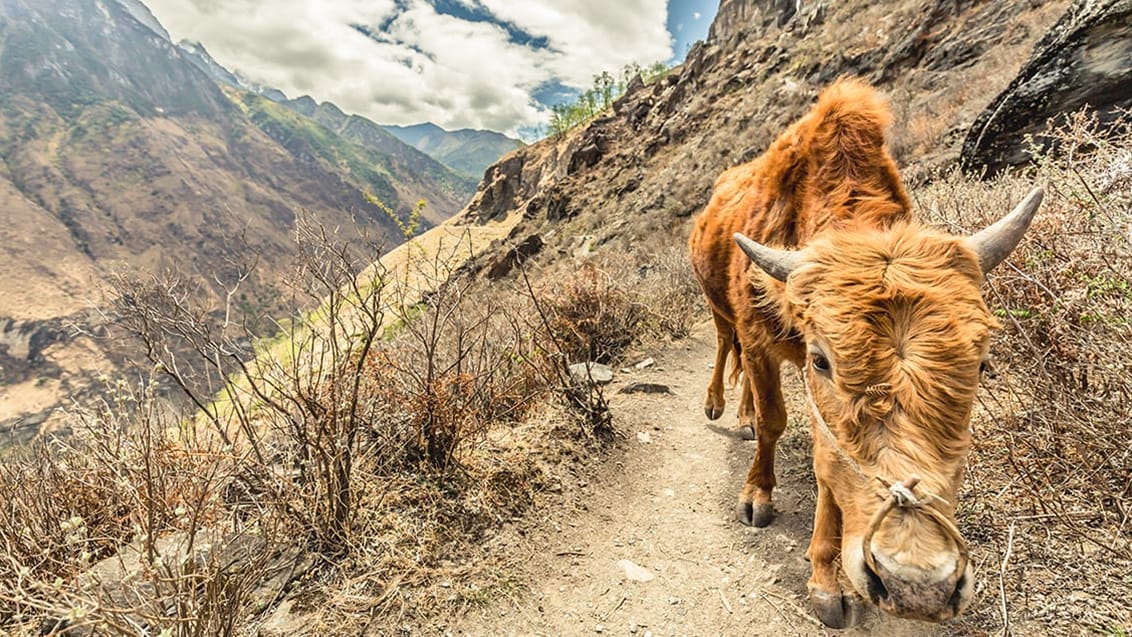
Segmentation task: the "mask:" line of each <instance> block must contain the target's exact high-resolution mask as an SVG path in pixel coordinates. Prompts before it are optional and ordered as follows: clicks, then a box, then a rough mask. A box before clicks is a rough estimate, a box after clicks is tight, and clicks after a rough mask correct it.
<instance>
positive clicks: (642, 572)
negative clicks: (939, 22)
mask: <svg viewBox="0 0 1132 637" xmlns="http://www.w3.org/2000/svg"><path fill="white" fill-rule="evenodd" d="M617 565H618V566H620V567H621V569H622V570H624V571H625V579H628V580H631V581H634V582H651V581H653V580H654V579H656V576H655V575H653V574H652V571H650V570H649V569H647V568H645V567H643V566H639V565H637V564H634V563H633V562H631V561H629V560H619V561H618V562H617Z"/></svg>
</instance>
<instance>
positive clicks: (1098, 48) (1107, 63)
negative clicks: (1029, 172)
mask: <svg viewBox="0 0 1132 637" xmlns="http://www.w3.org/2000/svg"><path fill="white" fill-rule="evenodd" d="M1085 105H1088V106H1089V108H1090V109H1092V110H1095V111H1096V112H1097V115H1098V118H1099V120H1100V122H1101V124H1102V125H1103V124H1107V123H1111V122H1113V121H1115V120H1116V118H1117V117H1118V114H1119V112H1120V111H1121V109H1127V108H1132V0H1075V1H1074V2H1073V4H1072V5H1070V7H1069V9H1068V10H1066V12H1065V14H1064V15H1062V16H1061V18H1060V19H1059V20H1058V21H1057V23H1056V24H1055V25H1054V26H1053V27H1052V28H1051V29H1050V30H1049V33H1047V34H1046V36H1045V37H1044V38H1042V40H1041V42H1039V43H1038V45H1037V46H1036V47H1035V49H1034V53H1033V54H1032V55H1031V56H1030V59H1029V61H1027V62H1026V64H1025V65H1024V66H1023V67H1022V70H1021V71H1020V72H1019V73H1018V76H1017V77H1015V78H1014V81H1012V82H1011V83H1010V85H1009V86H1008V87H1007V88H1006V90H1005V91H1003V93H1002V94H1001V95H999V96H998V97H997V98H996V99H995V100H994V102H992V103H991V105H990V106H988V107H987V108H986V110H984V111H983V112H982V114H980V115H979V117H978V118H977V119H976V120H975V124H974V125H973V126H972V127H971V130H970V131H968V133H967V137H966V139H965V140H964V141H963V151H962V155H961V157H960V161H961V164H962V166H963V169H964V170H966V171H968V172H979V171H985V173H986V174H987V175H988V176H989V175H992V174H994V173H997V172H998V171H1000V170H1002V169H1003V168H1006V167H1008V166H1012V165H1018V164H1023V163H1026V162H1028V161H1030V159H1031V157H1030V148H1029V144H1028V143H1027V142H1026V139H1025V138H1026V135H1035V136H1036V141H1038V142H1039V143H1040V144H1046V145H1048V144H1050V143H1052V140H1050V139H1049V138H1048V137H1043V136H1042V135H1041V134H1042V133H1043V132H1044V131H1046V130H1047V127H1048V126H1049V124H1050V123H1054V124H1056V123H1058V122H1059V120H1061V118H1063V117H1064V116H1065V115H1067V114H1069V113H1072V112H1074V111H1077V110H1079V109H1080V108H1081V107H1083V106H1085Z"/></svg>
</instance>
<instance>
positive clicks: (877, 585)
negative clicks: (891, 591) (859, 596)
mask: <svg viewBox="0 0 1132 637" xmlns="http://www.w3.org/2000/svg"><path fill="white" fill-rule="evenodd" d="M873 560H874V561H875V560H876V556H873ZM864 567H865V576H866V577H868V578H869V598H870V599H872V600H873V603H874V604H875V603H877V602H878V601H880V600H882V599H888V589H887V588H885V587H884V582H882V581H881V580H880V576H879V575H877V574H876V573H875V572H874V571H873V569H871V568H869V565H868V564H864Z"/></svg>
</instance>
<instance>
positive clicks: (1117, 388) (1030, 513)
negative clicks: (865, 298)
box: [916, 113, 1132, 632]
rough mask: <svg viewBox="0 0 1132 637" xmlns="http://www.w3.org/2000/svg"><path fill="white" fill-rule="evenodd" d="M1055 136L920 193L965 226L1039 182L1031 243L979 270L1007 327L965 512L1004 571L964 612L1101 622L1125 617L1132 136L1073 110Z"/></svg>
mask: <svg viewBox="0 0 1132 637" xmlns="http://www.w3.org/2000/svg"><path fill="white" fill-rule="evenodd" d="M1116 130H1118V131H1119V130H1121V129H1120V128H1119V127H1117V128H1116ZM1124 131H1127V129H1124ZM1052 136H1053V137H1054V139H1055V140H1056V141H1057V144H1056V147H1058V148H1060V151H1059V152H1058V153H1057V154H1049V153H1047V154H1045V155H1041V159H1040V160H1039V161H1038V163H1037V165H1036V166H1035V167H1034V168H1033V169H1032V170H1031V171H1029V172H1027V173H1026V174H1024V175H1020V176H1011V177H1004V178H1002V179H1000V180H997V181H994V182H990V183H976V182H971V181H969V180H967V179H965V178H963V177H961V176H958V175H954V176H951V177H948V178H945V179H942V180H938V181H937V182H936V183H935V184H933V185H931V186H930V187H927V188H924V189H921V190H920V191H919V192H917V193H916V196H917V199H918V200H919V201H920V202H922V203H925V204H927V210H926V211H925V213H926V215H925V216H927V217H928V218H929V219H932V220H934V221H937V222H942V223H945V224H946V225H947V226H949V229H950V230H952V231H954V232H960V231H969V230H972V229H975V228H979V227H983V226H984V225H985V224H986V223H988V222H990V221H992V220H993V219H994V218H996V217H997V216H999V215H1001V214H1003V213H1004V212H1005V211H1006V210H1007V209H1008V208H1009V207H1010V206H1012V205H1013V204H1014V203H1016V202H1017V201H1019V200H1020V199H1021V197H1022V196H1024V194H1025V193H1026V192H1027V191H1028V190H1029V188H1031V187H1032V186H1033V185H1034V183H1035V182H1037V183H1041V184H1044V185H1045V186H1046V199H1045V202H1044V204H1043V207H1042V209H1041V211H1040V212H1039V213H1038V216H1037V217H1036V219H1035V221H1034V227H1033V228H1032V229H1031V231H1030V232H1029V234H1028V238H1027V240H1026V241H1024V242H1023V245H1022V246H1021V247H1020V248H1019V249H1018V250H1017V251H1016V252H1015V253H1014V254H1013V255H1012V256H1011V257H1010V259H1009V260H1008V261H1007V262H1006V263H1004V264H1002V265H1001V266H1000V267H999V268H998V269H996V270H995V271H994V272H992V273H991V274H990V275H988V277H987V283H986V297H987V300H988V304H989V305H990V306H991V307H992V309H993V311H994V313H995V314H996V315H997V316H998V317H999V320H1000V321H1001V323H1002V324H1003V329H1002V330H1001V331H1000V332H999V333H998V334H997V335H996V342H995V343H994V344H993V347H992V355H993V358H992V365H993V369H994V374H993V375H992V376H991V377H988V378H985V379H984V382H983V390H982V391H981V392H980V403H981V405H980V409H979V412H980V413H979V414H978V415H977V416H976V420H975V425H974V426H975V428H976V436H975V449H974V455H973V458H972V462H971V468H970V472H969V479H968V481H967V486H966V491H967V493H966V494H965V495H964V496H963V498H962V499H961V503H963V505H964V506H963V507H961V509H960V515H961V516H962V517H963V524H964V526H965V527H967V528H968V529H971V530H972V531H971V532H972V535H973V536H975V537H981V538H985V540H986V542H987V543H986V544H983V545H981V546H980V550H983V551H987V552H988V553H989V555H988V554H987V553H984V556H983V559H988V560H989V561H990V562H991V563H992V564H993V565H994V568H995V569H996V570H1000V571H1001V573H1000V575H999V581H998V587H999V590H998V591H996V594H995V595H993V597H994V598H998V599H997V600H996V602H997V603H995V604H987V605H983V606H982V607H979V608H976V609H974V611H975V612H974V614H973V615H972V617H971V618H970V619H969V620H967V621H968V622H969V625H971V624H975V623H977V622H982V624H981V625H982V626H983V627H985V626H987V625H996V624H997V625H998V626H1004V627H1006V628H1007V629H1009V627H1010V625H1011V622H1012V621H1013V622H1015V623H1019V622H1024V621H1031V622H1036V623H1035V624H1034V625H1041V626H1044V627H1046V628H1049V627H1050V626H1060V627H1061V628H1059V629H1058V630H1062V629H1064V630H1070V629H1073V627H1077V628H1080V627H1081V626H1082V625H1085V626H1090V627H1092V628H1093V629H1094V630H1099V631H1102V632H1103V631H1107V630H1111V629H1112V628H1113V627H1114V626H1121V625H1125V623H1126V622H1127V621H1129V619H1130V618H1132V607H1130V606H1129V605H1128V602H1127V600H1129V599H1132V580H1130V579H1128V577H1127V573H1128V572H1130V571H1132V525H1130V524H1129V518H1130V515H1132V447H1130V446H1129V444H1128V440H1129V431H1130V427H1132V421H1130V420H1129V414H1132V320H1130V318H1129V317H1132V135H1130V134H1129V133H1128V132H1118V133H1116V134H1111V133H1109V134H1101V133H1099V132H1098V128H1097V126H1096V125H1095V121H1094V120H1093V118H1092V117H1091V116H1089V115H1088V114H1085V113H1079V114H1077V115H1076V116H1074V117H1072V118H1070V119H1069V121H1068V123H1067V124H1066V125H1065V126H1064V127H1062V128H1059V129H1058V130H1056V131H1053V133H1052ZM1008 547H1012V557H1010V560H1009V561H1007V560H1006V555H1007V552H1008ZM996 553H997V554H996ZM1070 565H1071V568H1070ZM1049 572H1056V573H1058V574H1059V575H1058V578H1057V582H1058V583H1057V587H1058V589H1057V590H1053V589H1051V588H1049V586H1051V585H1052V582H1053V580H1051V579H1050V578H1049V575H1048V573H1049ZM1064 590H1074V591H1075V593H1074V597H1073V598H1072V599H1060V601H1058V602H1057V603H1054V602H1053V601H1052V600H1054V599H1055V598H1061V597H1062V596H1061V593H1062V592H1063V591H1064ZM1042 600H1045V601H1044V602H1043V601H1042ZM1050 630H1051V631H1052V629H1050Z"/></svg>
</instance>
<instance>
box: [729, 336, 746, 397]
mask: <svg viewBox="0 0 1132 637" xmlns="http://www.w3.org/2000/svg"><path fill="white" fill-rule="evenodd" d="M731 353H732V354H734V356H732V358H731V374H730V375H729V376H728V377H727V382H729V383H731V384H732V385H738V384H739V376H740V375H741V374H742V373H743V346H742V345H740V344H739V335H738V334H732V335H731Z"/></svg>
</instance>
